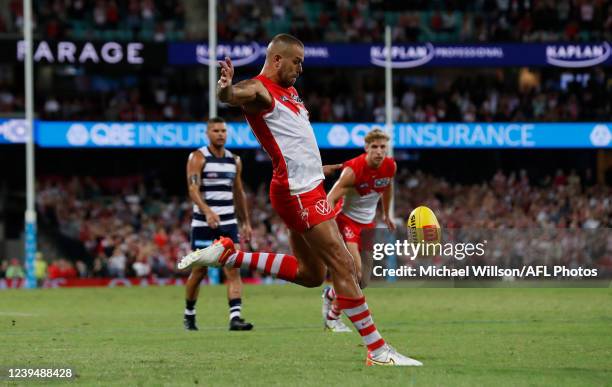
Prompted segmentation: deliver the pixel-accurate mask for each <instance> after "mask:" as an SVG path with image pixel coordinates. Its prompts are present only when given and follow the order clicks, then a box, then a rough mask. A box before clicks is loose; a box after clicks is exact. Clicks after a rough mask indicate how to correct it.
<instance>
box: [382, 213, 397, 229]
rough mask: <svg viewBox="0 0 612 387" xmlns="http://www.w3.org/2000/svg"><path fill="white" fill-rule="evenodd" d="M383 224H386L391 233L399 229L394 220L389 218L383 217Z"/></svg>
mask: <svg viewBox="0 0 612 387" xmlns="http://www.w3.org/2000/svg"><path fill="white" fill-rule="evenodd" d="M383 222H385V224H386V225H387V228H388V229H389V231H395V229H396V228H397V226H396V225H395V222H394V221H393V219H391V218H389V217H388V216H385V217H383Z"/></svg>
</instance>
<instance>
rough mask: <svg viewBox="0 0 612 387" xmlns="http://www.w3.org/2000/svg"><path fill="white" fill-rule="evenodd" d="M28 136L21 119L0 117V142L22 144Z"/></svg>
mask: <svg viewBox="0 0 612 387" xmlns="http://www.w3.org/2000/svg"><path fill="white" fill-rule="evenodd" d="M27 138H28V127H27V125H26V121H25V120H23V119H3V118H0V144H23V143H25V142H26V140H27Z"/></svg>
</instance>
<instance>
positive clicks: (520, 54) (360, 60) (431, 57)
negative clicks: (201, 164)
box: [168, 42, 612, 68]
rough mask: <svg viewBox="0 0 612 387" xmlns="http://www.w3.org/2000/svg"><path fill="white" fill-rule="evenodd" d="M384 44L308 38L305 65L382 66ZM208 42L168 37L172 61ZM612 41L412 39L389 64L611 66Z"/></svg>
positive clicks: (234, 50) (240, 53)
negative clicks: (318, 41) (448, 41)
mask: <svg viewBox="0 0 612 387" xmlns="http://www.w3.org/2000/svg"><path fill="white" fill-rule="evenodd" d="M386 51H387V50H386V49H385V47H384V46H383V45H372V44H325V43H321V44H310V43H309V44H306V45H305V47H304V56H305V61H304V65H305V66H358V67H364V66H381V67H384V65H385V58H386ZM208 54H209V49H208V44H207V43H197V42H180V43H170V44H169V45H168V63H169V64H171V65H198V64H201V65H208V64H209V60H208V58H209V57H208ZM216 54H217V60H222V59H223V58H225V57H226V56H229V57H230V58H231V59H232V61H233V62H234V65H235V66H245V65H254V66H260V65H262V64H263V62H264V59H265V55H266V46H265V45H263V44H260V43H257V42H251V43H220V44H219V45H218V46H217V53H216ZM611 54H612V47H611V46H610V44H609V43H608V42H600V43H555V44H552V43H551V44H545V43H514V44H511V43H509V44H433V43H414V44H402V45H393V46H392V47H391V66H392V67H394V68H414V67H422V66H438V67H445V66H448V67H450V66H453V67H456V66H483V67H484V66H487V67H489V66H496V67H500V66H556V67H565V68H582V67H592V66H598V65H599V66H611V65H612V56H611Z"/></svg>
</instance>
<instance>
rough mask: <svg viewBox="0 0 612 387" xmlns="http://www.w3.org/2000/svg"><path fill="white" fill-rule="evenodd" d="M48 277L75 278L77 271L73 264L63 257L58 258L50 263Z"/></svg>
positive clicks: (77, 274)
mask: <svg viewBox="0 0 612 387" xmlns="http://www.w3.org/2000/svg"><path fill="white" fill-rule="evenodd" d="M48 272H49V279H58V278H66V279H68V278H77V277H78V276H79V273H78V272H77V270H76V269H75V268H74V265H73V264H72V263H71V262H70V261H68V260H66V259H64V258H60V259H57V260H55V261H53V262H52V263H51V265H50V266H49V269H48Z"/></svg>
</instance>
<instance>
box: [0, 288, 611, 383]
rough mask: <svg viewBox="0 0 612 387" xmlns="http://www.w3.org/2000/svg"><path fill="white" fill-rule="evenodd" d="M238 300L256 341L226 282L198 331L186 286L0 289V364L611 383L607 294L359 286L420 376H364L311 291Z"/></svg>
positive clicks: (207, 305)
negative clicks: (188, 321)
mask: <svg viewBox="0 0 612 387" xmlns="http://www.w3.org/2000/svg"><path fill="white" fill-rule="evenodd" d="M244 293H245V294H244V297H243V299H244V307H243V313H244V316H245V317H246V318H247V319H248V320H249V321H252V322H253V323H254V324H255V326H256V327H255V331H252V332H229V331H227V301H226V297H225V288H224V287H222V286H213V287H203V288H202V291H201V294H200V301H199V302H198V307H197V311H198V322H199V325H200V331H199V332H186V331H184V330H183V328H182V313H183V308H184V301H183V288H182V287H161V288H158V287H149V288H113V289H108V288H98V289H45V290H32V291H27V290H6V291H0V338H1V339H0V340H1V341H0V343H1V344H0V368H1V367H3V366H4V367H6V366H19V367H25V366H27V367H50V366H55V367H61V366H70V367H73V368H75V369H76V372H77V374H78V377H77V378H76V379H74V380H72V381H53V382H49V381H45V382H44V384H47V383H51V384H54V385H58V384H66V383H70V384H82V385H88V386H91V385H99V386H108V385H142V386H156V385H204V386H211V385H214V386H218V385H234V386H238V385H262V386H270V385H279V386H287V385H300V386H322V385H325V386H340V385H350V386H370V387H371V386H381V385H396V386H409V385H415V386H429V385H436V386H474V385H487V386H492V385H495V386H505V385H508V386H517V385H551V386H560V385H577V386H588V385H606V384H607V385H610V384H611V383H612V290H611V289H414V288H413V289H410V288H404V289H382V288H378V289H367V290H366V295H367V297H368V304H369V305H370V308H371V309H372V312H373V315H374V319H375V322H376V323H377V326H378V328H379V330H380V331H381V333H382V334H383V336H384V337H385V338H386V339H387V341H389V342H390V343H391V344H392V345H394V346H395V347H396V348H397V349H398V350H400V352H403V353H406V354H408V355H410V356H412V357H414V358H416V359H419V360H421V361H423V362H424V363H425V366H424V367H422V368H418V369H415V368H402V367H369V368H366V367H365V366H364V360H365V348H364V347H362V346H361V340H360V338H359V337H358V335H357V334H356V333H353V334H335V335H333V334H330V333H324V332H323V331H322V324H321V317H320V289H303V288H300V287H297V286H294V285H271V286H246V287H245V291H244ZM2 383H6V384H9V385H13V384H15V383H14V382H8V381H7V380H6V379H4V380H0V384H2ZM20 383H22V384H23V383H24V382H23V381H21V382H20ZM28 383H31V382H28ZM42 383H43V382H40V381H39V382H36V384H38V385H41V384H42Z"/></svg>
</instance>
